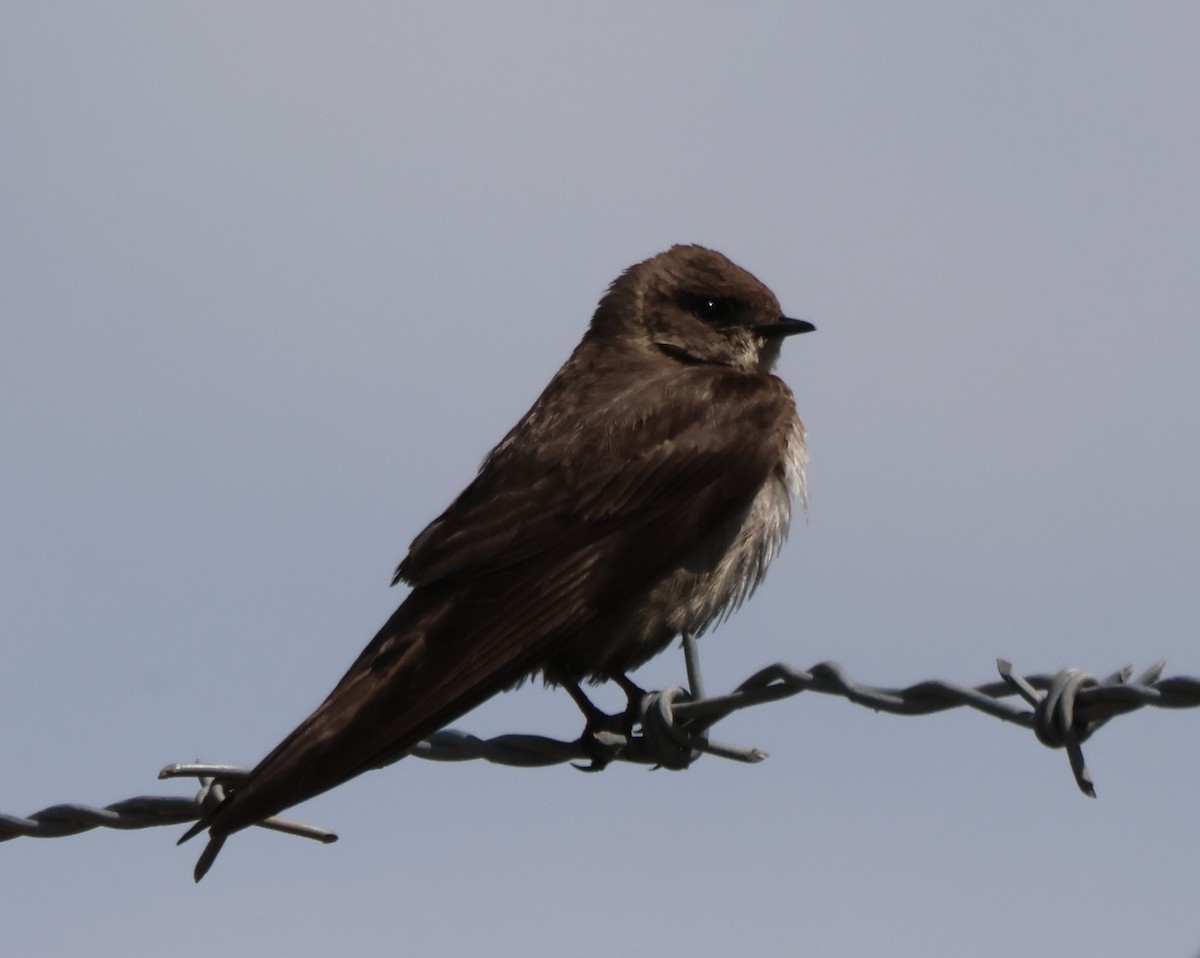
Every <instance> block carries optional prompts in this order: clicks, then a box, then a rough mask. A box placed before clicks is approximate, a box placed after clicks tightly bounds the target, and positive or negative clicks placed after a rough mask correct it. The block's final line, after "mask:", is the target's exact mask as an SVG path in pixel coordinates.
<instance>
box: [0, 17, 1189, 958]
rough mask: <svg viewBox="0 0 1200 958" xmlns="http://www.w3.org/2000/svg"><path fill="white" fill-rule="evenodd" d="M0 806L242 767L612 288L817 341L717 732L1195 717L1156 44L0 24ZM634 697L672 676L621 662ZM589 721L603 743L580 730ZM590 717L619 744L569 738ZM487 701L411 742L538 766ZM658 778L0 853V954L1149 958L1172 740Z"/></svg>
mask: <svg viewBox="0 0 1200 958" xmlns="http://www.w3.org/2000/svg"><path fill="white" fill-rule="evenodd" d="M0 21H2V28H0V124H2V136H0V170H2V174H3V175H2V177H0V277H2V278H0V542H3V544H4V545H3V548H2V549H0V649H2V651H3V662H2V665H0V725H2V727H3V729H4V732H3V735H2V736H0V767H2V768H3V769H4V772H3V775H2V777H0V811H2V812H7V813H10V814H27V813H30V812H33V811H35V810H37V809H40V808H43V807H45V806H47V805H52V804H55V803H59V802H82V803H88V804H94V805H104V804H107V803H109V802H113V801H117V800H119V799H123V798H127V797H131V796H134V795H141V794H171V795H189V794H191V792H192V791H193V788H192V786H191V785H190V784H189V783H187V782H174V783H173V782H164V783H160V782H158V781H156V778H155V776H156V774H157V772H158V770H159V769H160V768H161V767H162V766H163V765H165V764H167V763H169V762H175V761H189V760H193V759H197V758H199V759H204V760H207V761H223V762H232V763H239V764H247V765H248V764H253V763H254V762H255V761H256V760H257V759H258V758H260V757H261V756H262V755H263V754H265V752H266V751H268V750H269V749H270V748H271V747H272V746H273V745H274V744H275V743H276V742H277V741H278V740H279V739H280V738H281V737H282V736H283V735H284V734H285V733H286V732H288V731H289V730H290V729H291V728H292V727H293V726H294V725H295V724H296V723H297V722H298V721H299V720H300V719H302V718H303V717H304V716H305V715H306V714H307V713H308V712H309V711H310V710H311V709H312V708H313V707H314V706H315V705H316V704H317V703H318V702H319V701H320V700H321V699H322V697H323V696H324V695H325V693H326V692H327V691H328V690H329V688H330V687H331V686H332V685H333V683H334V682H335V681H336V679H337V678H338V677H339V676H340V675H341V674H342V672H343V671H344V670H345V668H346V667H347V666H348V665H349V663H350V662H351V661H352V660H353V658H354V656H355V655H356V654H357V653H358V651H359V650H360V648H361V647H362V646H363V645H364V644H365V643H366V641H367V640H368V639H369V638H370V637H371V636H372V635H373V634H374V631H375V629H376V628H377V627H378V626H379V624H380V623H381V622H382V621H383V620H384V619H385V618H386V617H387V616H388V615H389V614H390V613H391V611H392V610H393V608H394V607H395V605H396V604H397V603H398V601H399V600H400V599H401V598H402V593H401V592H400V591H399V590H390V589H389V588H388V581H389V579H390V576H391V574H392V570H393V568H394V567H395V564H396V562H397V561H398V560H399V559H400V558H401V557H402V556H403V554H404V552H405V549H406V546H407V544H408V542H409V541H411V539H412V537H413V536H414V535H416V534H417V533H418V532H419V531H420V530H421V529H422V528H423V527H424V526H425V524H426V523H427V522H428V521H430V520H431V519H432V518H434V517H435V516H436V515H437V514H438V512H439V511H440V510H441V509H442V508H444V506H445V505H446V504H447V503H448V502H449V500H450V499H451V498H452V497H453V496H454V495H455V494H456V493H457V492H458V491H459V489H461V488H462V486H464V485H465V484H466V483H467V481H468V480H469V479H470V477H471V476H472V474H473V472H474V470H475V468H476V467H477V465H478V463H479V461H480V459H481V458H482V457H483V455H484V454H485V453H486V452H487V450H488V449H489V448H490V447H491V446H492V445H493V444H494V443H495V442H496V441H497V440H498V439H499V438H500V437H501V436H502V435H503V433H504V432H505V431H506V430H507V429H508V427H509V426H510V425H511V424H512V423H513V422H515V421H516V419H517V418H518V417H519V416H520V415H521V414H522V413H523V412H524V411H525V409H526V408H527V407H528V406H529V404H530V403H531V402H532V401H533V400H534V399H535V398H536V396H537V394H538V393H539V391H540V390H541V388H542V386H543V385H544V384H545V382H546V381H547V380H548V379H549V378H550V376H551V375H552V374H553V372H554V371H555V370H556V369H557V367H558V365H559V364H560V363H561V362H562V361H563V360H564V359H565V358H566V356H567V355H568V353H569V352H570V350H571V348H572V347H573V346H574V344H575V343H576V341H577V340H578V338H579V336H580V334H581V333H582V331H583V330H584V328H585V326H586V323H587V320H588V318H589V317H590V315H591V311H592V309H593V308H594V305H595V303H596V301H597V299H598V298H599V296H600V295H601V294H602V292H603V291H604V289H605V287H606V286H607V284H608V283H609V282H610V281H611V280H612V279H613V278H614V277H615V276H616V275H617V274H618V273H619V272H620V271H621V270H622V269H624V268H625V267H626V266H628V265H629V264H631V263H633V262H636V261H639V260H641V259H644V258H645V257H647V256H650V255H652V254H654V253H656V252H658V251H660V250H662V249H665V248H666V247H667V246H669V245H671V244H672V243H677V242H698V243H702V244H705V245H709V246H712V247H714V248H716V249H719V250H721V251H723V252H724V253H726V254H727V255H728V256H730V257H731V258H732V259H733V260H734V261H735V262H737V263H739V264H741V265H743V266H745V267H746V268H748V269H749V270H751V271H752V272H753V273H755V274H756V275H757V276H758V277H759V278H761V279H762V280H763V281H764V282H765V283H767V284H768V285H769V286H771V287H772V289H773V290H774V291H775V292H776V293H777V295H778V296H779V299H780V301H781V302H782V303H783V305H784V308H785V310H786V311H787V312H788V313H789V314H790V315H796V316H802V317H805V318H807V319H810V320H812V321H814V322H815V323H816V324H817V325H818V327H819V331H818V332H817V333H815V334H814V335H812V336H805V337H802V338H801V339H799V340H792V341H789V342H788V343H787V344H786V347H785V350H784V356H783V359H782V362H781V364H780V368H779V373H780V375H781V376H783V378H784V379H786V380H787V382H788V383H789V384H790V385H791V386H792V388H793V390H794V391H795V393H796V397H797V401H798V404H799V406H800V409H801V411H802V413H803V415H804V418H805V420H806V421H807V423H808V427H809V432H810V450H811V466H810V486H811V499H810V508H809V519H808V522H807V524H805V523H804V522H803V521H798V522H796V523H795V525H794V527H793V530H792V536H791V539H790V541H789V543H788V545H787V547H786V549H785V551H784V553H783V555H782V557H781V558H780V559H778V560H777V562H776V563H775V565H774V566H773V567H772V569H771V572H770V575H769V576H768V579H767V582H766V584H765V585H764V586H763V587H762V588H761V589H760V590H759V591H758V593H757V594H756V595H755V597H754V599H753V600H752V601H751V602H750V603H749V604H748V605H747V606H746V607H744V608H743V610H742V611H741V612H740V613H738V614H737V615H736V616H734V617H733V619H732V620H731V621H730V622H728V623H727V624H725V625H724V626H722V627H721V628H720V629H719V630H717V631H716V632H715V633H712V634H711V635H709V636H707V637H706V638H705V639H704V640H703V642H702V646H701V648H702V651H703V654H704V664H705V677H706V681H707V685H708V687H709V689H710V691H714V692H719V691H723V690H728V689H730V688H732V687H734V686H735V685H737V684H738V683H739V682H741V681H742V680H743V679H744V678H746V677H747V676H748V675H750V674H751V673H753V672H754V671H756V670H757V669H759V668H760V667H762V666H765V665H768V664H770V663H772V662H777V661H784V662H789V663H791V664H793V665H795V666H797V667H806V666H809V665H812V664H814V663H816V662H820V661H823V660H828V659H832V660H836V661H839V662H841V663H842V664H843V665H845V666H846V668H847V669H848V670H849V671H850V673H851V674H852V675H853V676H855V677H856V678H858V679H860V680H862V681H864V682H869V683H874V684H881V685H893V686H903V685H907V684H910V683H913V682H917V681H921V680H924V679H932V678H941V679H947V680H950V681H955V682H959V683H963V684H975V683H979V682H985V681H990V680H992V679H993V678H995V672H994V661H995V659H996V658H997V657H1004V658H1008V659H1010V660H1012V661H1013V662H1014V663H1015V665H1016V666H1017V668H1018V669H1019V670H1022V671H1024V672H1028V673H1038V672H1048V671H1053V670H1056V669H1058V668H1061V667H1064V666H1078V667H1080V668H1083V669H1085V670H1088V671H1092V672H1096V673H1098V674H1106V673H1108V672H1109V671H1111V670H1113V669H1116V668H1119V667H1120V666H1122V665H1124V664H1126V663H1129V664H1132V665H1134V666H1135V667H1137V668H1139V669H1141V668H1143V667H1145V666H1148V665H1150V664H1151V663H1152V662H1154V661H1155V660H1157V659H1159V658H1165V659H1166V660H1167V673H1168V674H1175V675H1200V642H1198V641H1197V626H1198V623H1200V507H1198V505H1197V501H1196V482H1197V480H1196V477H1197V474H1198V472H1200V434H1198V431H1197V427H1196V424H1197V421H1198V420H1200V384H1198V381H1197V379H1198V375H1200V323H1198V319H1200V268H1198V266H1197V263H1198V253H1200V175H1198V172H1197V171H1198V170H1200V122H1198V118H1200V66H1198V64H1200V5H1197V4H1195V3H1192V2H1180V3H1147V4H1132V3H1104V2H1086V3H1085V2H1076V3H1065V2H1054V3H1048V4H1041V3H1039V4H1033V3H1019V4H1005V5H997V4H991V3H957V4H955V3H920V2H914V3H905V4H895V3H884V2H880V3H842V2H836V3H835V2H829V3H745V4H736V5H735V4H716V3H699V2H696V3H665V2H659V3H653V4H646V3H605V4H559V3H549V2H546V3H527V2H513V3H507V4H502V5H501V4H480V3H477V4H416V3H407V4H384V3H354V2H351V3H345V4H338V5H336V6H335V5H331V4H330V5H314V4H302V3H249V4H247V3H216V2H211V3H203V4H161V3H157V2H146V3H112V4H103V5H101V4H87V3H23V2H14V3H9V4H6V6H5V9H4V13H3V16H2V17H0ZM639 677H640V679H641V680H642V682H643V684H645V685H648V686H654V687H664V686H668V685H673V684H678V683H681V682H682V681H683V663H682V658H681V656H680V655H679V654H678V652H676V651H671V652H668V653H666V654H664V655H663V656H662V657H660V658H659V659H657V660H655V661H654V662H653V663H651V664H650V665H649V666H648V667H647V668H646V669H645V670H643V671H642V672H641V673H640V674H639ZM619 700H620V696H619V695H618V696H616V697H615V699H611V704H615V703H616V701H619ZM605 701H606V702H609V701H610V700H605ZM579 724H580V723H579V718H578V715H577V713H576V712H575V709H574V706H573V705H572V704H571V703H570V701H569V699H568V698H567V696H566V695H565V694H564V693H561V692H552V691H545V690H543V689H541V688H540V686H534V687H526V688H523V689H522V690H521V691H519V692H518V693H515V694H512V695H507V696H503V697H501V698H500V699H497V700H495V701H493V702H492V703H489V704H488V705H487V706H485V707H483V708H481V709H480V710H478V711H477V712H475V713H473V714H472V715H470V716H468V717H466V718H464V719H463V720H461V721H460V722H458V723H456V725H457V726H458V727H461V728H464V729H468V730H470V731H472V732H475V733H477V734H481V735H492V734H499V733H503V732H540V733H546V734H552V735H560V736H564V737H572V736H574V735H575V734H576V733H577V732H578V730H579ZM716 736H717V737H719V738H720V739H722V740H726V741H731V742H735V743H738V744H743V745H753V746H757V747H760V748H762V749H765V750H766V751H768V752H770V753H771V757H770V759H769V760H768V761H766V762H764V763H762V764H760V765H757V766H753V767H748V766H741V765H735V764H732V763H728V762H722V761H719V760H715V759H704V760H702V761H700V762H699V763H697V764H696V765H694V766H693V767H692V768H691V769H690V770H688V771H687V772H683V773H674V772H666V771H657V772H651V771H647V770H645V769H643V768H639V767H634V766H614V767H612V768H610V769H608V770H607V771H606V772H604V773H603V774H600V775H581V774H579V773H577V772H575V771H572V770H571V769H569V768H563V767H559V768H552V769H545V770H537V771H530V770H515V769H507V768H500V767H496V766H490V765H486V764H482V763H469V764H462V765H434V764H430V763H424V762H419V761H415V760H409V761H405V762H402V763H400V764H399V765H396V766H393V767H392V768H390V769H387V770H385V771H380V772H375V773H372V774H368V775H365V776H363V777H361V778H359V779H357V780H356V781H354V782H352V783H350V784H348V785H346V786H344V787H342V788H339V789H337V790H336V791H334V792H332V793H329V794H326V795H324V796H322V797H320V798H318V799H315V800H313V801H311V802H309V803H307V804H306V805H304V806H301V807H300V808H299V809H298V810H297V811H296V812H295V817H297V818H300V819H302V820H305V821H310V822H314V823H317V824H320V825H323V826H326V827H328V828H331V829H333V830H335V831H337V832H338V833H339V834H340V835H341V841H340V842H339V843H337V844H336V845H332V846H321V845H317V844H315V843H310V842H305V841H301V840H298V839H295V838H290V837H288V836H281V835H278V834H273V833H268V832H264V831H262V830H253V831H252V832H246V833H242V834H239V835H238V836H236V838H234V839H231V840H230V842H229V843H228V845H227V846H226V849H225V851H224V852H223V853H222V855H221V858H220V859H219V860H218V862H217V864H216V867H215V868H214V870H213V871H212V873H211V874H210V875H209V877H208V878H207V879H206V880H205V881H204V882H203V883H202V884H201V885H200V886H198V887H197V886H194V885H193V883H192V878H191V870H192V865H193V862H194V860H195V857H196V855H197V853H198V852H199V850H200V846H199V844H198V843H193V844H191V845H188V846H185V847H184V848H179V849H177V848H175V847H174V841H175V839H176V837H177V836H178V834H179V832H180V831H182V829H175V828H172V829H151V830H147V831H142V832H130V833H119V832H113V831H96V832H92V833H89V834H87V835H83V836H80V837H75V838H70V839H60V840H55V841H45V842H39V841H35V840H31V839H19V840H16V841H12V842H9V843H6V844H4V845H3V847H0V889H2V891H3V899H4V909H3V911H4V916H5V917H4V920H3V922H2V923H0V953H3V954H5V955H35V954H46V955H48V954H63V955H71V954H85V953H86V954H88V955H93V956H109V955H137V954H146V953H149V952H151V951H153V952H155V953H158V952H165V953H169V954H171V955H174V956H180V958H186V956H200V955H209V954H211V953H212V948H213V947H214V941H219V942H220V943H221V947H222V949H224V950H226V951H229V952H230V953H236V954H247V953H258V954H268V955H269V954H290V955H302V954H329V953H330V952H336V953H339V954H344V953H351V952H352V953H354V954H356V955H365V956H373V955H393V954H413V955H418V954H419V955H462V954H471V953H476V954H478V953H487V954H494V955H521V956H530V958H537V956H548V955H564V954H569V955H576V956H601V955H603V956H610V955H614V954H622V953H623V954H634V955H637V954H649V953H651V952H652V951H654V952H656V953H662V954H684V953H693V954H705V955H742V954H761V955H790V954H794V953H796V952H797V951H802V952H805V953H812V954H837V955H858V954H864V955H865V954H888V955H897V956H907V955H923V956H927V955H938V956H942V955H944V956H959V955H963V954H970V955H972V956H1011V955H1013V954H1017V953H1020V954H1024V955H1050V954H1089V955H1100V956H1109V955H1111V956H1127V955H1131V954H1146V955H1156V956H1175V955H1189V956H1191V955H1195V954H1196V953H1197V949H1200V910H1198V908H1197V902H1200V872H1198V870H1197V869H1196V865H1195V863H1196V858H1197V851H1198V844H1200V817H1198V815H1197V807H1196V802H1197V798H1196V796H1197V794H1198V793H1200V763H1198V762H1197V761H1196V748H1197V742H1198V741H1200V713H1196V712H1187V711H1184V712H1171V713H1169V712H1164V711H1150V710H1146V711H1143V712H1141V713H1138V714H1136V715H1132V716H1126V717H1123V718H1122V719H1120V720H1117V721H1114V722H1113V723H1112V724H1111V725H1109V726H1107V727H1106V728H1104V729H1103V730H1102V731H1101V732H1100V733H1099V734H1098V735H1097V737H1096V738H1095V739H1094V740H1093V741H1092V742H1090V743H1089V744H1088V745H1087V746H1086V749H1085V754H1086V756H1087V758H1088V762H1089V766H1090V768H1091V770H1092V773H1093V775H1094V776H1095V779H1096V784H1097V790H1098V792H1099V798H1098V799H1097V800H1095V801H1091V800H1089V799H1086V798H1084V797H1082V796H1081V795H1080V794H1079V793H1078V791H1077V790H1076V787H1075V784H1074V782H1073V780H1072V778H1071V775H1070V771H1069V769H1068V765H1067V761H1066V757H1065V756H1064V755H1063V754H1061V753H1057V752H1051V751H1048V750H1046V749H1043V748H1042V747H1041V746H1039V745H1038V744H1037V743H1036V741H1035V740H1034V738H1033V736H1032V735H1030V734H1029V733H1028V732H1025V731H1022V730H1021V729H1018V728H1016V727H1011V726H1006V725H1002V724H1001V723H999V722H996V721H994V720H992V719H989V718H986V717H984V716H981V715H979V714H976V713H966V712H955V713H952V714H945V715H940V716H937V717H933V718H897V717H892V716H886V715H875V714H873V713H871V712H869V711H866V710H864V709H861V708H858V707H855V706H852V705H850V704H848V703H846V702H844V701H841V700H837V699H828V698H822V697H819V696H815V695H804V696H801V697H799V698H796V699H792V700H789V701H786V702H783V703H779V704H775V705H772V706H764V707H761V708H757V709H754V710H750V711H747V712H744V713H741V714H740V715H738V716H736V717H735V718H733V719H731V720H729V721H727V722H725V723H724V724H723V725H721V726H719V727H718V729H717V732H716Z"/></svg>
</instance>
